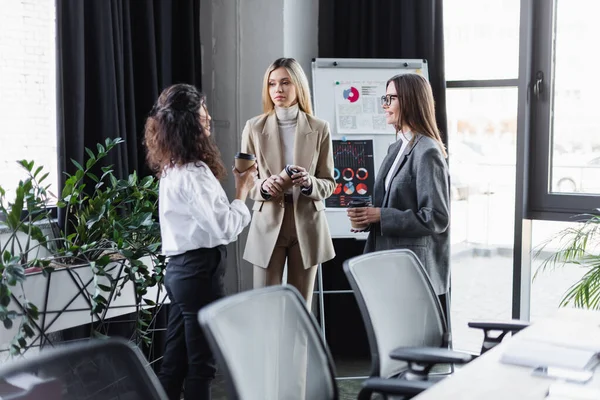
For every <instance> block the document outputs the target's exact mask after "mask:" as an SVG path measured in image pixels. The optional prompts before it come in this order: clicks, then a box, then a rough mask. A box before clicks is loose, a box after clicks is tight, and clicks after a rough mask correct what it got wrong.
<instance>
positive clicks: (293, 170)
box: [285, 164, 298, 176]
mask: <svg viewBox="0 0 600 400" xmlns="http://www.w3.org/2000/svg"><path fill="white" fill-rule="evenodd" d="M285 172H286V173H287V174H288V175H289V176H292V175H294V174H295V173H296V172H298V171H297V170H296V168H292V166H291V165H290V164H288V165H286V166H285Z"/></svg>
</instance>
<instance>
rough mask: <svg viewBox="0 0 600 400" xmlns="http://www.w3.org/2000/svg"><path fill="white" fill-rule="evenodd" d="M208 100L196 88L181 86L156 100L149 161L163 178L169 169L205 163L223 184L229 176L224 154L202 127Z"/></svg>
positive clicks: (146, 137) (148, 142) (149, 130)
mask: <svg viewBox="0 0 600 400" xmlns="http://www.w3.org/2000/svg"><path fill="white" fill-rule="evenodd" d="M205 101H206V98H205V97H204V95H203V94H202V93H200V92H199V91H198V90H197V89H196V88H195V87H194V86H192V85H187V84H183V83H180V84H177V85H173V86H170V87H168V88H166V89H165V90H163V92H162V93H161V94H160V96H159V97H158V100H156V103H155V104H154V107H153V108H152V111H151V112H150V115H149V116H148V119H147V120H146V127H145V133H144V143H145V145H146V148H147V150H148V152H147V154H146V160H147V161H148V164H149V165H150V168H152V170H153V171H154V172H155V173H156V175H157V176H158V177H160V176H161V175H162V174H163V172H166V169H168V168H171V167H175V166H181V165H185V164H188V163H198V162H200V161H202V162H205V163H206V165H208V167H209V168H210V170H211V171H212V173H213V174H214V175H215V176H216V177H217V179H219V180H221V179H223V178H224V177H225V176H226V175H227V172H226V170H225V167H224V165H223V161H222V160H221V152H220V151H219V149H218V147H217V146H216V144H215V143H214V141H213V139H212V138H211V137H209V136H207V135H206V133H205V129H204V127H203V126H202V124H201V123H200V107H206V104H205Z"/></svg>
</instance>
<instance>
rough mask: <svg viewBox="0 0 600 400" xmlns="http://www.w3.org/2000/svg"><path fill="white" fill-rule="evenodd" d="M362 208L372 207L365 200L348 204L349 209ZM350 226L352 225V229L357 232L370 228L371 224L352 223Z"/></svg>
mask: <svg viewBox="0 0 600 400" xmlns="http://www.w3.org/2000/svg"><path fill="white" fill-rule="evenodd" d="M360 207H370V204H369V202H368V201H365V200H352V201H351V202H350V204H348V208H360ZM350 225H352V229H355V230H357V231H364V230H365V229H367V227H368V226H369V224H357V223H355V222H354V221H350Z"/></svg>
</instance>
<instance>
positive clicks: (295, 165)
mask: <svg viewBox="0 0 600 400" xmlns="http://www.w3.org/2000/svg"><path fill="white" fill-rule="evenodd" d="M262 104H263V114H261V115H259V116H257V117H254V118H252V119H250V120H249V121H248V122H247V123H246V126H245V128H244V131H243V133H242V151H243V152H244V153H251V154H256V160H257V164H258V173H259V179H258V180H257V182H256V186H255V187H254V189H253V190H252V191H251V192H250V197H251V198H252V200H254V207H253V208H252V210H253V212H252V222H251V224H250V230H249V232H248V241H247V242H246V248H245V251H244V259H245V260H247V261H249V262H250V263H252V264H253V265H254V287H255V288H259V287H263V286H269V285H280V284H281V282H282V279H283V268H284V266H285V263H286V260H287V267H288V268H287V269H288V275H287V281H288V283H290V284H291V285H293V286H295V287H296V288H297V289H298V291H299V292H300V293H301V294H302V296H304V299H305V300H306V302H307V305H308V306H310V304H311V299H312V293H313V287H314V282H315V276H316V273H317V265H318V264H320V263H323V262H325V261H328V260H331V259H332V258H333V257H334V256H335V252H334V249H333V242H332V241H331V235H330V233H329V226H328V225H327V219H326V217H325V212H324V208H325V206H324V204H323V200H324V199H326V198H327V197H329V196H331V194H332V193H333V190H334V188H335V180H334V179H333V153H332V147H331V136H330V133H329V124H328V123H327V122H326V121H323V120H321V119H319V118H316V117H315V116H314V115H313V113H312V107H311V101H310V89H309V87H308V80H307V78H306V75H305V74H304V71H303V70H302V67H301V66H300V64H299V63H298V62H297V61H296V60H294V59H293V58H280V59H278V60H275V61H274V62H273V63H272V64H271V65H270V66H269V67H268V68H267V71H266V72H265V76H264V79H263V91H262ZM286 167H288V168H287V169H286ZM288 174H291V175H288ZM288 176H289V179H291V183H289V184H286V183H285V178H287V177H288ZM289 179H288V180H289Z"/></svg>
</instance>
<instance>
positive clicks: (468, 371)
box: [415, 309, 600, 400]
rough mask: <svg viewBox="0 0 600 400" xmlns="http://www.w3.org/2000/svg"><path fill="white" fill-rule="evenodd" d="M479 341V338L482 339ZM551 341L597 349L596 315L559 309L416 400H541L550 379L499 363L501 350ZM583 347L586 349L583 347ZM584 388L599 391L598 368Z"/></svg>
mask: <svg viewBox="0 0 600 400" xmlns="http://www.w3.org/2000/svg"><path fill="white" fill-rule="evenodd" d="M482 338H483V335H482ZM537 338H540V339H543V340H551V341H556V342H561V343H573V344H574V345H579V346H586V344H587V345H588V346H600V312H598V311H589V310H579V309H560V310H559V311H558V312H557V313H556V315H554V316H553V317H551V318H546V319H542V320H539V321H534V323H532V325H531V326H530V327H528V328H526V329H524V330H523V331H521V332H520V333H519V334H517V335H515V336H514V337H512V338H507V339H505V341H504V342H503V343H501V344H500V345H498V346H496V347H495V348H494V349H492V350H490V351H488V352H487V353H485V354H484V355H483V356H481V357H479V358H477V359H476V360H474V361H472V362H470V363H469V364H467V365H465V366H463V367H461V368H460V369H459V370H457V371H456V373H455V374H454V375H453V376H451V377H449V378H446V379H444V380H442V381H440V382H439V383H437V384H435V385H434V386H432V387H431V388H430V389H428V390H426V391H425V392H423V393H422V394H420V395H419V396H416V397H415V399H416V400H434V399H435V400H440V399H461V400H468V399H477V400H481V399H484V400H495V399H520V400H527V399H532V400H533V399H544V398H545V397H546V394H547V393H548V388H549V387H550V385H551V384H553V383H555V382H557V381H556V380H554V379H549V378H544V377H537V376H533V375H532V374H531V372H532V368H528V367H520V366H516V365H507V364H503V363H501V362H500V361H499V360H500V357H501V355H502V352H503V350H504V349H505V348H506V347H507V346H508V345H509V344H510V342H511V341H516V340H523V339H526V340H532V339H537ZM586 347H587V346H586ZM583 386H585V387H595V388H600V367H597V368H596V369H595V374H594V377H593V378H592V380H590V381H589V382H588V383H587V384H585V385H583Z"/></svg>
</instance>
